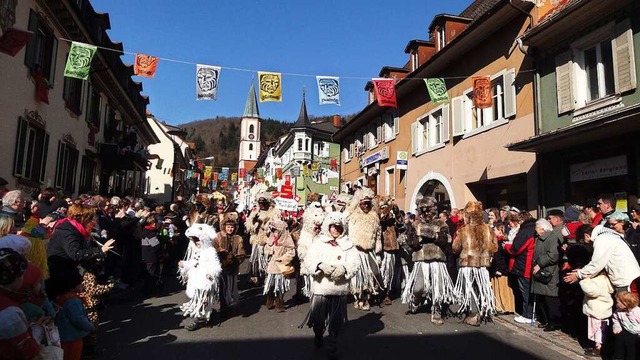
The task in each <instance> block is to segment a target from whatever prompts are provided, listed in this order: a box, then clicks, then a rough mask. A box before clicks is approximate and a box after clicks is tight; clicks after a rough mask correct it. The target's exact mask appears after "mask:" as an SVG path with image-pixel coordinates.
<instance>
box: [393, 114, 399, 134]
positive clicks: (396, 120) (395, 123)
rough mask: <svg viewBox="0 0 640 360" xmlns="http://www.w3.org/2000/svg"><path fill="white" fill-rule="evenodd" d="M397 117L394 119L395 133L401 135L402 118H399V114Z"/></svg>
mask: <svg viewBox="0 0 640 360" xmlns="http://www.w3.org/2000/svg"><path fill="white" fill-rule="evenodd" d="M395 115H396V116H394V117H393V133H394V134H395V135H398V134H399V133H400V117H399V116H397V114H395Z"/></svg>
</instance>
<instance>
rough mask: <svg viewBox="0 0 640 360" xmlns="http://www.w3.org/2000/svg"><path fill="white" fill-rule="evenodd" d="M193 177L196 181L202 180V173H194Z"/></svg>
mask: <svg viewBox="0 0 640 360" xmlns="http://www.w3.org/2000/svg"><path fill="white" fill-rule="evenodd" d="M193 177H194V178H196V179H200V173H199V172H197V171H196V172H194V173H193Z"/></svg>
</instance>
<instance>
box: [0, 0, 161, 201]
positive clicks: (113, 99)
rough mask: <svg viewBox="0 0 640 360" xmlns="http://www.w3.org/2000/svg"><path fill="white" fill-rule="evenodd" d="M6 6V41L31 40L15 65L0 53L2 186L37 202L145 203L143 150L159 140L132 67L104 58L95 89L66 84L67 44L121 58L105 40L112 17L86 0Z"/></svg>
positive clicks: (97, 66) (2, 13)
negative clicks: (11, 35) (136, 199)
mask: <svg viewBox="0 0 640 360" xmlns="http://www.w3.org/2000/svg"><path fill="white" fill-rule="evenodd" d="M7 4H8V6H3V7H0V18H2V19H3V21H2V22H0V24H1V25H2V27H1V28H0V31H2V33H3V34H4V33H7V32H10V31H11V29H12V28H15V29H21V30H29V31H32V32H33V36H32V38H31V40H30V41H29V43H27V45H26V46H25V47H23V48H22V49H21V50H20V51H19V52H18V53H17V54H16V55H15V56H10V55H8V54H4V53H0V73H1V74H2V81H1V82H0V132H1V133H2V134H5V138H4V141H2V144H0V176H2V177H3V178H5V179H7V180H8V181H9V187H10V188H19V189H22V190H24V191H26V192H28V193H30V194H33V193H35V192H37V191H38V189H41V188H43V187H54V188H56V189H58V190H60V191H61V192H63V193H65V194H68V195H77V194H79V193H85V192H100V193H129V194H132V195H142V194H143V192H144V181H145V178H144V171H145V170H146V167H147V165H148V164H147V158H146V150H145V149H146V146H147V145H148V144H150V143H154V142H156V141H158V139H157V137H156V136H155V135H154V133H153V131H152V130H151V128H150V127H149V124H148V123H147V121H146V117H145V111H146V105H147V103H148V99H147V98H146V97H143V96H142V95H140V91H141V90H142V85H141V84H139V83H137V82H134V81H133V80H132V79H131V75H132V73H133V72H132V67H131V66H126V65H124V64H123V62H122V60H121V59H120V56H119V55H118V52H116V51H107V50H98V52H97V53H96V55H95V56H94V59H93V62H92V72H91V74H90V77H89V80H87V81H83V80H77V79H72V78H65V77H64V76H63V72H64V67H65V62H66V57H67V54H68V52H69V49H70V46H71V44H70V43H69V42H68V41H67V40H65V39H73V40H74V41H79V42H83V43H89V44H93V45H98V46H101V47H105V48H110V49H114V50H117V51H122V49H123V47H122V44H121V43H114V42H112V41H111V40H110V38H109V36H108V35H107V33H106V30H107V29H109V28H110V23H109V16H108V15H107V14H98V13H96V12H95V11H94V10H93V7H92V6H91V4H90V3H89V1H86V0H79V1H73V2H62V1H35V0H31V1H28V0H26V1H18V2H11V1H9V2H7ZM12 4H13V5H14V6H11V5H12ZM37 89H40V90H41V91H40V92H37Z"/></svg>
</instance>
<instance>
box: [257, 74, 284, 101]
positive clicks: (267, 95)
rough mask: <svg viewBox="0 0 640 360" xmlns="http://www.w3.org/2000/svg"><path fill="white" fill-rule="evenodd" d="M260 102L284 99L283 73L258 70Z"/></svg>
mask: <svg viewBox="0 0 640 360" xmlns="http://www.w3.org/2000/svg"><path fill="white" fill-rule="evenodd" d="M258 84H259V85H260V102H265V101H277V102H280V101H282V74H281V73H273V72H263V71H258Z"/></svg>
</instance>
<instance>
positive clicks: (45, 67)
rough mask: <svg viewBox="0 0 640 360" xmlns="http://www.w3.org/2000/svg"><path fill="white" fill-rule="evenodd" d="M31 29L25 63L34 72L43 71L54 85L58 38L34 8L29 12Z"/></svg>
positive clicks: (50, 83) (50, 84) (45, 76)
mask: <svg viewBox="0 0 640 360" xmlns="http://www.w3.org/2000/svg"><path fill="white" fill-rule="evenodd" d="M29 31H33V36H32V37H31V40H29V42H28V43H27V50H26V55H25V59H24V64H25V65H26V66H27V67H28V68H29V70H31V71H32V72H37V71H41V72H42V76H43V77H44V78H45V79H47V81H48V82H49V86H53V81H54V75H55V70H56V54H57V52H58V40H57V39H56V37H55V36H54V34H53V31H51V30H50V29H49V28H48V27H47V26H46V24H45V22H44V20H43V19H42V18H41V17H40V15H38V13H37V12H35V11H34V10H33V9H32V10H31V11H30V13H29Z"/></svg>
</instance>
